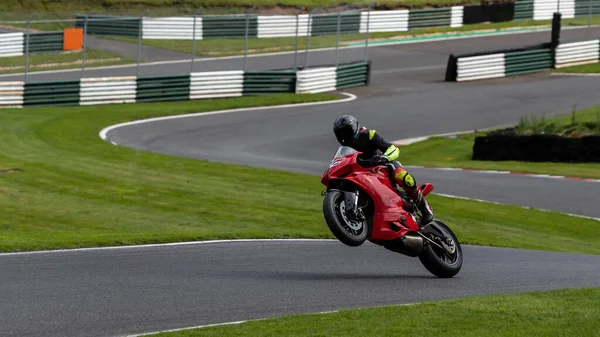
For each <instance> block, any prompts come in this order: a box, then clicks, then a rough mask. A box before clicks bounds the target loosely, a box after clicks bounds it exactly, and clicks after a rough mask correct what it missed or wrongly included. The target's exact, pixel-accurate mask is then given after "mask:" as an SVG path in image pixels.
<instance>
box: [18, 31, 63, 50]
mask: <svg viewBox="0 0 600 337" xmlns="http://www.w3.org/2000/svg"><path fill="white" fill-rule="evenodd" d="M63 40H64V34H63V32H50V33H31V34H29V52H30V53H38V52H50V51H62V50H63ZM26 44H27V35H25V38H24V39H23V50H25V45H26Z"/></svg>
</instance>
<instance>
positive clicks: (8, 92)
mask: <svg viewBox="0 0 600 337" xmlns="http://www.w3.org/2000/svg"><path fill="white" fill-rule="evenodd" d="M24 91H25V82H22V81H15V82H0V108H2V107H4V108H11V107H21V106H23V94H24Z"/></svg>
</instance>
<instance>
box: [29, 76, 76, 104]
mask: <svg viewBox="0 0 600 337" xmlns="http://www.w3.org/2000/svg"><path fill="white" fill-rule="evenodd" d="M24 87H25V90H24V93H23V106H26V107H29V106H71V105H79V89H80V86H79V80H75V81H58V82H38V83H25V85H24Z"/></svg>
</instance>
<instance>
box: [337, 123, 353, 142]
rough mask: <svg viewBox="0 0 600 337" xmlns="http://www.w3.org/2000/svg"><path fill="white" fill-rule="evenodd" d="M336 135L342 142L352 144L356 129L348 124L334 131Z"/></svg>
mask: <svg viewBox="0 0 600 337" xmlns="http://www.w3.org/2000/svg"><path fill="white" fill-rule="evenodd" d="M334 133H335V137H336V138H337V140H338V142H340V143H341V144H350V143H352V140H353V139H354V130H352V126H351V125H346V126H344V127H342V128H339V129H336V130H335V131H334Z"/></svg>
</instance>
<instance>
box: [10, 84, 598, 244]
mask: <svg viewBox="0 0 600 337" xmlns="http://www.w3.org/2000/svg"><path fill="white" fill-rule="evenodd" d="M332 98H333V96H332V95H325V94H323V95H293V94H287V95H274V96H264V97H244V98H235V99H219V100H204V101H186V102H174V103H155V104H135V105H133V104H132V105H110V106H93V107H69V108H66V107H52V108H31V109H25V110H23V109H4V110H0V171H3V170H11V169H18V170H20V172H15V173H4V174H0V208H1V209H2V210H3V211H2V212H1V213H0V251H22V250H38V249H57V248H76V247H90V246H107V245H122V244H144V243H158V242H174V241H189V240H200V239H217V238H219V239H234V238H292V237H304V238H333V236H332V235H331V233H330V232H329V230H328V228H327V226H326V225H325V223H324V220H323V216H322V210H321V203H322V196H321V195H320V192H321V191H322V189H323V187H322V186H321V185H320V182H319V178H318V176H311V175H302V174H293V173H287V172H280V171H273V170H265V169H259V168H252V167H246V166H236V165H228V164H221V163H213V162H208V161H203V160H195V159H188V158H181V157H173V156H168V155H162V154H156V153H150V152H145V151H136V150H133V149H130V148H126V147H121V146H113V145H111V144H109V143H107V142H104V141H102V140H101V139H100V138H99V136H98V132H99V131H100V130H101V129H102V128H104V127H106V126H109V125H113V124H116V123H121V122H126V121H131V120H137V119H142V118H148V117H156V116H164V115H175V114H183V113H190V112H202V111H209V110H221V109H230V108H237V107H246V106H261V105H274V104H282V103H292V102H305V101H320V100H326V99H332ZM331 150H332V153H333V151H334V150H335V148H332V149H331ZM326 165H327V163H323V166H324V168H325V167H326ZM429 200H430V202H431V204H432V207H433V208H434V210H435V211H436V215H437V216H438V217H440V218H441V219H444V220H445V221H447V223H448V224H449V225H450V226H452V227H453V229H454V230H455V231H456V233H457V235H458V236H459V237H460V238H461V241H462V242H463V243H470V244H479V245H490V246H499V247H521V248H527V249H540V250H553V251H572V252H584V253H592V254H600V226H598V222H597V221H594V220H586V219H580V218H575V217H570V216H566V215H562V214H555V213H550V212H542V211H534V210H526V209H523V208H520V207H517V206H502V205H495V204H488V203H478V202H472V201H466V200H460V199H451V198H446V197H441V196H437V195H432V196H430V198H429Z"/></svg>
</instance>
